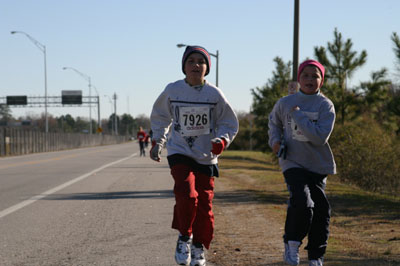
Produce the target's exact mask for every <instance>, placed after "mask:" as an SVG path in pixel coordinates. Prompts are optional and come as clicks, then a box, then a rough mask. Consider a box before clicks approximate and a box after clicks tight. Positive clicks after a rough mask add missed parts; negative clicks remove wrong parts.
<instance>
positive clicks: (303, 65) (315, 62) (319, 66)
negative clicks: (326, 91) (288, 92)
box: [297, 59, 325, 87]
mask: <svg viewBox="0 0 400 266" xmlns="http://www.w3.org/2000/svg"><path fill="white" fill-rule="evenodd" d="M309 65H313V66H316V67H318V69H319V71H321V75H322V82H321V87H322V84H324V76H325V68H324V66H323V65H321V63H320V62H318V61H315V60H312V59H311V60H306V61H304V62H303V63H301V64H300V66H299V71H298V72H297V81H300V74H301V72H303V70H304V68H305V67H306V66H309Z"/></svg>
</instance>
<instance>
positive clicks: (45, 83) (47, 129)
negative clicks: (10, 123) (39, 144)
mask: <svg viewBox="0 0 400 266" xmlns="http://www.w3.org/2000/svg"><path fill="white" fill-rule="evenodd" d="M16 33H21V34H23V35H25V36H26V37H28V39H29V40H30V41H31V42H33V43H34V44H35V45H36V47H37V48H39V50H40V51H42V52H43V55H44V116H45V120H46V133H48V132H49V119H48V116H47V63H46V61H47V60H46V46H45V45H43V44H41V43H40V42H38V41H37V40H35V39H34V38H33V37H32V36H30V35H29V34H28V33H25V32H23V31H11V34H16Z"/></svg>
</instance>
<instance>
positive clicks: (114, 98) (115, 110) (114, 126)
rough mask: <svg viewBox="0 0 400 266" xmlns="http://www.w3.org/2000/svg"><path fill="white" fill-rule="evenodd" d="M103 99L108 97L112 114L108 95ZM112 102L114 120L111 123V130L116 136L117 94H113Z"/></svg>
mask: <svg viewBox="0 0 400 266" xmlns="http://www.w3.org/2000/svg"><path fill="white" fill-rule="evenodd" d="M104 97H108V100H109V101H110V104H111V112H112V100H111V97H110V96H108V95H104ZM112 99H113V100H114V119H113V120H112V121H111V125H112V130H113V131H114V133H115V135H118V120H117V94H116V93H115V92H114V94H113V98H112Z"/></svg>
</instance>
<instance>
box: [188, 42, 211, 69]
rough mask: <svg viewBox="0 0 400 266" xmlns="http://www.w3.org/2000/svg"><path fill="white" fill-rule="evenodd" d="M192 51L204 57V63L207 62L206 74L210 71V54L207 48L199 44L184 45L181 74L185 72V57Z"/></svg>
mask: <svg viewBox="0 0 400 266" xmlns="http://www.w3.org/2000/svg"><path fill="white" fill-rule="evenodd" d="M192 53H199V54H201V55H202V56H204V58H205V59H206V64H207V70H206V76H207V74H208V73H209V72H210V67H211V60H210V54H209V53H208V52H207V50H206V49H205V48H204V47H201V46H189V45H188V46H186V49H185V52H184V53H183V57H182V71H183V74H186V73H185V62H186V59H187V58H188V57H189V55H191V54H192Z"/></svg>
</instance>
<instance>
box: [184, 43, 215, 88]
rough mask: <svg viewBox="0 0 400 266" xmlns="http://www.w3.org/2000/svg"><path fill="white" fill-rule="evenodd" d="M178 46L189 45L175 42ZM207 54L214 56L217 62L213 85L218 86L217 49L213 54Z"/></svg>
mask: <svg viewBox="0 0 400 266" xmlns="http://www.w3.org/2000/svg"><path fill="white" fill-rule="evenodd" d="M176 46H177V47H178V48H182V47H186V46H189V45H187V44H183V43H179V44H177V45H176ZM208 54H209V55H211V56H214V57H215V58H216V59H217V60H216V61H217V63H216V74H215V85H216V86H217V87H218V63H219V62H218V61H219V52H218V50H217V52H216V53H215V54H213V53H208Z"/></svg>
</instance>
